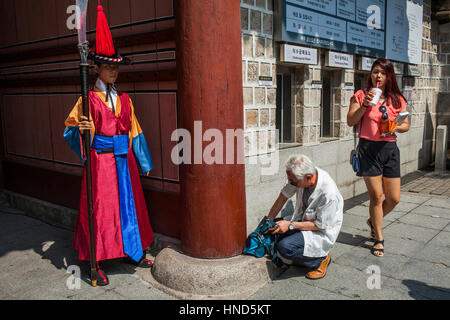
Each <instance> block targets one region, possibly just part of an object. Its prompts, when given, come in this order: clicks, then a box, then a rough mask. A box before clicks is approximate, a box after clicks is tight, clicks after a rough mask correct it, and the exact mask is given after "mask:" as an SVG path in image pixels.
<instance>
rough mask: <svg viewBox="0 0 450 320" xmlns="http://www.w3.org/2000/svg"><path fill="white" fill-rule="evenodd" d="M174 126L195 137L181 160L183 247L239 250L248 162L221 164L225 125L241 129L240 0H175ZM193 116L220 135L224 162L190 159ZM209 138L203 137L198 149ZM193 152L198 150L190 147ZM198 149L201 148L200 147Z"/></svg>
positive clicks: (214, 252) (198, 252)
mask: <svg viewBox="0 0 450 320" xmlns="http://www.w3.org/2000/svg"><path fill="white" fill-rule="evenodd" d="M175 20H176V32H177V35H176V46H177V49H176V50H177V51H176V54H177V85H178V128H184V129H187V130H188V131H189V132H190V134H191V137H192V140H191V141H192V144H191V145H192V157H191V163H192V164H182V165H181V166H180V192H181V206H180V207H181V210H182V213H181V216H182V219H181V221H180V223H181V242H182V244H181V246H182V250H183V252H184V253H186V254H187V255H190V256H193V257H197V258H225V257H231V256H234V255H238V254H240V253H241V252H242V248H243V245H244V242H245V238H246V207H245V167H244V164H242V163H241V164H238V163H237V161H236V154H237V153H236V152H237V150H236V149H237V148H243V146H237V143H236V141H235V144H234V151H235V152H234V154H235V157H234V159H235V160H234V162H233V163H234V164H226V157H225V155H226V148H225V142H226V138H225V137H226V129H233V130H236V129H242V128H243V100H242V55H241V23H240V2H239V0H214V1H211V0H175ZM194 121H201V125H202V132H201V133H202V134H203V133H204V132H205V131H206V130H208V129H211V128H214V129H219V130H220V132H221V133H222V136H223V146H224V148H223V163H224V164H212V165H209V164H206V163H205V161H204V159H203V157H202V161H201V164H195V163H194V158H195V157H197V160H198V157H199V156H200V157H201V153H200V154H198V152H199V150H198V149H197V150H195V148H194V145H195V141H200V140H202V137H199V136H198V134H197V136H194ZM210 143H211V142H210V141H205V142H203V143H202V146H203V147H202V150H204V149H205V147H206V146H208V145H209V144H210ZM195 152H197V156H195V155H194V153H195ZM200 152H202V151H200Z"/></svg>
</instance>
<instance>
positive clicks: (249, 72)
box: [241, 0, 276, 155]
mask: <svg viewBox="0 0 450 320" xmlns="http://www.w3.org/2000/svg"><path fill="white" fill-rule="evenodd" d="M241 24H242V73H243V87H244V88H243V90H244V92H243V95H244V126H245V154H246V155H255V154H260V153H266V152H268V151H269V150H272V151H273V150H274V147H275V144H274V142H275V110H276V59H275V56H274V48H273V2H272V0H241ZM259 76H269V77H272V78H273V83H272V85H271V86H264V85H260V84H259ZM268 148H269V150H268Z"/></svg>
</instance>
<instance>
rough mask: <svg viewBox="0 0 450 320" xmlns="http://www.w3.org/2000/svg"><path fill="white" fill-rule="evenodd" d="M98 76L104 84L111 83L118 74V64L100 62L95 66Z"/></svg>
mask: <svg viewBox="0 0 450 320" xmlns="http://www.w3.org/2000/svg"><path fill="white" fill-rule="evenodd" d="M95 70H96V72H97V73H98V77H99V78H100V79H101V80H102V81H103V82H104V83H106V84H113V83H115V82H116V80H117V77H118V76H119V66H118V65H115V64H107V63H102V64H101V65H100V67H97V66H95Z"/></svg>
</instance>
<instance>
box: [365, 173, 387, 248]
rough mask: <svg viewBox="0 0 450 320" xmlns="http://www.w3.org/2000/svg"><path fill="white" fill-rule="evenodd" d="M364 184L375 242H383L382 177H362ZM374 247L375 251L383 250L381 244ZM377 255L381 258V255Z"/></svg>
mask: <svg viewBox="0 0 450 320" xmlns="http://www.w3.org/2000/svg"><path fill="white" fill-rule="evenodd" d="M364 182H365V183H366V187H367V191H368V192H369V197H370V205H369V213H370V221H371V222H372V225H373V229H374V231H375V240H383V234H382V227H383V216H384V212H383V203H384V202H383V177H382V176H376V177H364ZM388 204H389V203H388ZM391 210H392V209H391ZM374 247H375V248H376V249H383V245H382V244H377V245H376V246H374ZM379 255H380V256H381V255H382V254H379Z"/></svg>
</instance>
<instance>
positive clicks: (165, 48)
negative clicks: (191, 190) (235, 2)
mask: <svg viewBox="0 0 450 320" xmlns="http://www.w3.org/2000/svg"><path fill="white" fill-rule="evenodd" d="M74 4H75V0H2V1H0V30H2V32H1V34H0V116H1V126H2V128H1V129H2V130H1V132H0V152H1V154H0V156H1V159H2V161H1V163H0V171H1V174H0V184H2V186H3V187H4V188H6V189H9V190H12V191H15V192H19V193H23V194H27V195H30V196H34V197H37V198H40V199H43V200H46V201H51V202H54V203H57V204H60V205H63V206H67V207H71V208H77V206H78V197H79V188H80V183H81V172H82V165H81V162H80V161H79V160H78V158H77V157H76V156H75V154H74V153H73V152H72V151H71V150H70V148H69V146H68V145H67V143H66V142H65V141H64V139H63V131H64V120H65V118H66V117H67V115H68V113H69V111H70V110H71V109H72V107H73V105H74V104H75V102H76V100H77V98H78V96H79V92H80V86H79V81H80V80H79V71H78V65H79V54H78V49H77V46H76V45H77V34H76V30H69V29H68V28H67V26H66V21H67V19H68V18H69V16H70V15H71V14H73V12H69V13H67V8H68V7H69V6H70V5H74ZM101 4H102V5H103V7H104V11H105V14H106V16H107V19H108V22H109V25H110V28H111V33H112V35H113V38H114V43H115V45H116V47H118V48H119V49H120V52H121V54H124V55H127V56H129V57H130V58H131V59H132V60H133V62H134V63H133V64H132V65H130V66H123V67H121V69H120V75H119V78H118V81H117V87H118V88H119V89H121V90H123V91H125V92H127V93H128V94H129V95H130V97H131V99H132V100H133V103H134V105H135V108H136V114H137V117H138V120H139V122H140V124H141V127H142V129H143V131H144V135H145V136H146V138H147V142H148V144H149V148H150V152H151V154H152V158H153V160H154V163H155V168H154V169H153V170H152V171H151V176H150V177H144V176H142V177H141V181H142V185H143V187H144V192H145V195H146V200H147V204H148V207H149V211H150V220H151V222H152V226H153V228H154V229H155V231H157V232H160V233H163V234H167V235H170V236H174V237H179V227H178V221H179V219H178V212H179V207H178V194H179V175H178V167H177V166H176V165H174V164H173V163H172V161H171V160H170V153H171V149H172V148H173V146H174V145H175V142H171V141H170V136H171V133H172V131H173V130H174V129H176V127H177V88H176V58H175V19H174V10H173V2H172V0H102V1H101ZM96 6H97V1H94V0H91V1H89V8H88V25H87V30H88V40H89V41H90V43H91V45H93V44H94V43H95V40H94V39H95V31H94V29H95V25H96V23H95V21H96V14H97V12H96ZM95 79H96V77H95V74H94V72H93V71H91V73H90V84H91V85H93V84H94V82H95Z"/></svg>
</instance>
